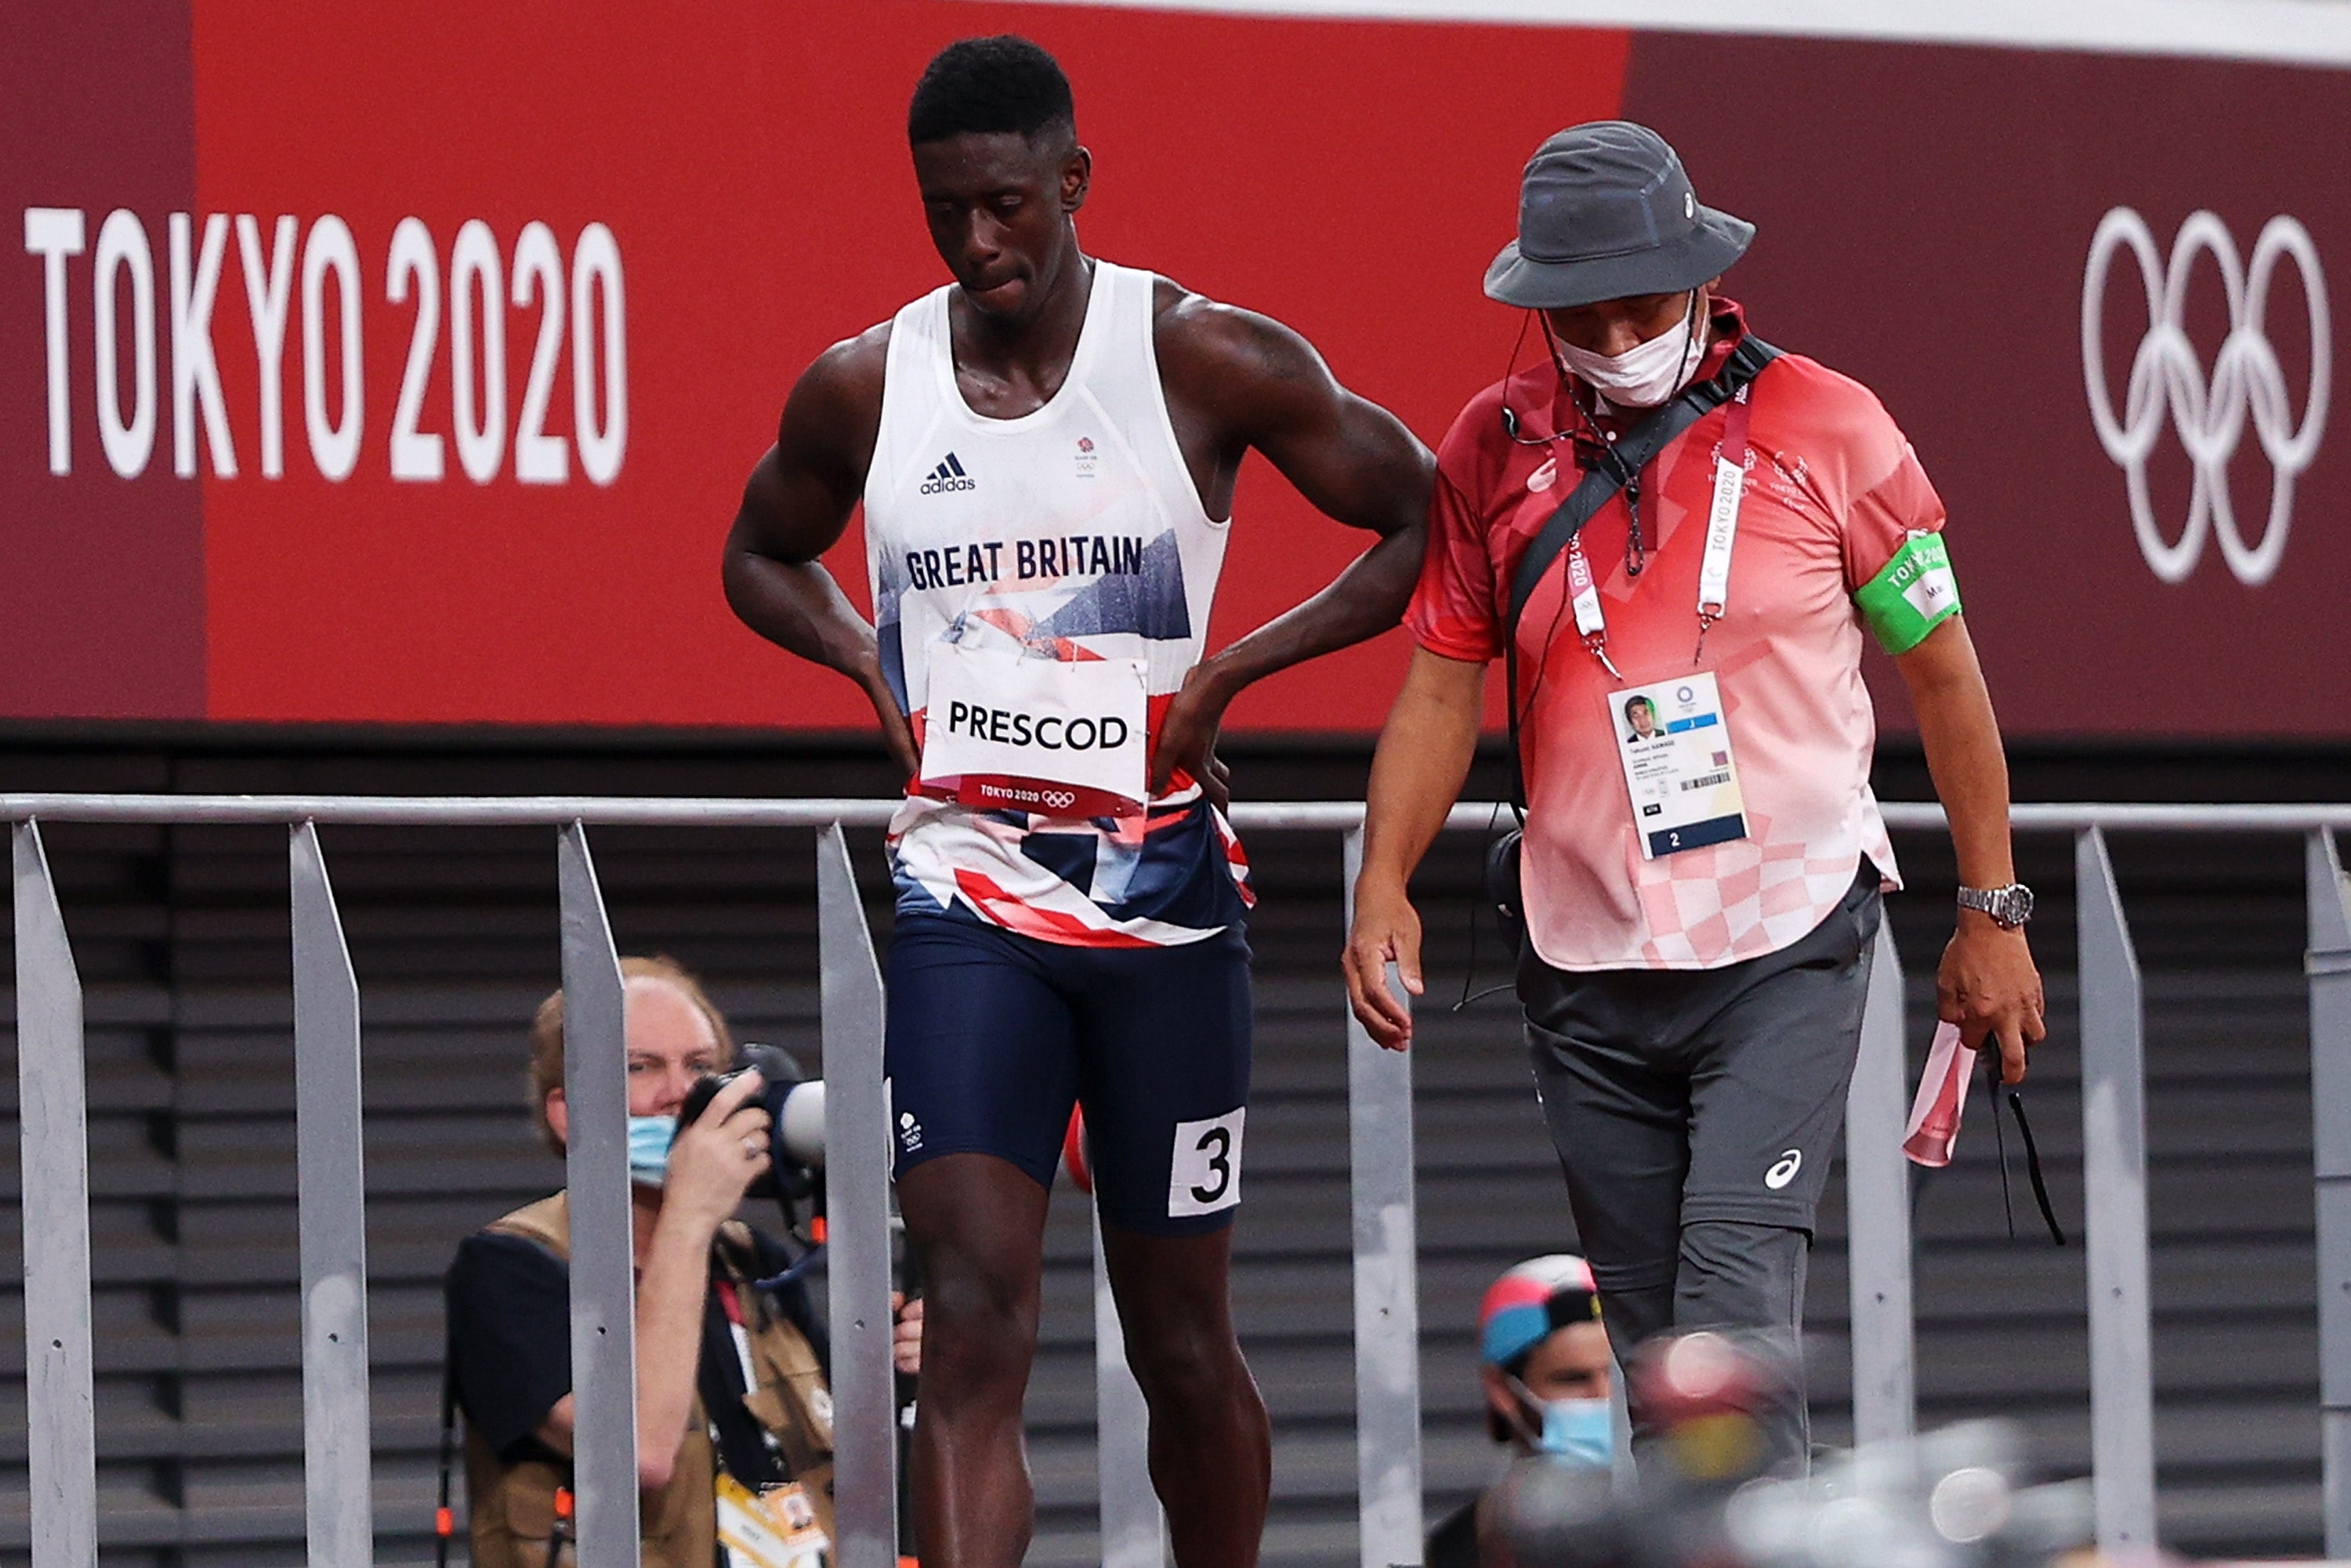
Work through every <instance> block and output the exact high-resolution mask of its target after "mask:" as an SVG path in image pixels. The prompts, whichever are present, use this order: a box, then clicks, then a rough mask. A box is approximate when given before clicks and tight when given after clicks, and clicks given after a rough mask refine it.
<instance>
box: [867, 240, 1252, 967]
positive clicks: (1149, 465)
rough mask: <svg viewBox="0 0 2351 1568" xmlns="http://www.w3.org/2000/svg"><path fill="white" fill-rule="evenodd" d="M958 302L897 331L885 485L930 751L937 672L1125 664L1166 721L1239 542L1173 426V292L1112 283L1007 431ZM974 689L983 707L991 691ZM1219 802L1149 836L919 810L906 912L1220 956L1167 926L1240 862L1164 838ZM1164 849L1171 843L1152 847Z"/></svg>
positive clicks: (1097, 292) (896, 829)
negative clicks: (1056, 381) (950, 667)
mask: <svg viewBox="0 0 2351 1568" xmlns="http://www.w3.org/2000/svg"><path fill="white" fill-rule="evenodd" d="M953 287H954V286H953V285H949V286H947V287H942V288H939V289H936V290H935V291H934V292H932V293H930V294H928V295H925V297H924V298H920V299H917V300H915V301H914V303H913V304H911V305H908V306H907V307H906V308H904V309H902V310H900V311H899V312H898V314H897V315H896V317H895V318H893V320H892V322H891V329H890V347H889V359H888V362H887V370H886V379H885V381H884V382H883V394H882V423H881V429H880V431H879V433H878V434H877V435H876V437H875V440H874V447H873V462H872V468H871V470H870V471H869V472H868V475H867V477H866V483H865V544H866V561H867V568H868V571H869V573H870V578H871V583H872V592H873V606H874V624H875V630H876V632H877V633H878V635H879V639H880V644H881V657H882V664H883V672H884V674H886V675H887V677H888V679H889V682H890V685H891V689H892V690H893V692H894V693H895V694H896V695H897V698H898V702H899V706H901V707H902V708H903V709H904V710H905V712H906V713H907V714H908V715H909V716H913V717H914V720H915V732H916V734H917V736H918V737H920V736H924V735H925V734H926V733H927V732H928V727H930V726H932V725H943V724H945V723H946V720H947V716H946V714H945V713H935V712H929V711H927V710H928V708H929V706H930V696H931V690H932V676H933V671H934V668H935V667H943V665H944V662H945V661H946V660H949V659H955V660H957V661H958V662H959V664H958V667H959V668H964V669H969V668H975V667H977V668H987V667H990V666H988V664H987V661H989V660H998V661H1009V660H1012V659H1015V658H1020V657H1025V658H1045V659H1051V660H1059V661H1064V662H1072V661H1093V660H1107V661H1125V662H1128V663H1129V665H1130V667H1139V669H1140V672H1141V674H1142V678H1143V684H1144V691H1145V694H1146V695H1147V698H1148V711H1149V714H1150V716H1152V717H1154V718H1155V717H1156V716H1157V714H1158V711H1159V709H1160V708H1161V707H1162V706H1164V705H1165V699H1166V698H1167V697H1168V696H1171V695H1173V694H1174V693H1175V691H1176V690H1177V689H1179V688H1180V687H1181V686H1182V685H1183V684H1184V677H1185V675H1186V673H1187V672H1189V671H1190V670H1191V668H1192V666H1193V665H1194V664H1197V663H1198V662H1199V659H1200V655H1201V652H1202V643H1203V641H1204V639H1205V638H1206V635H1207V626H1208V610H1209V605H1210V603H1211V601H1213V599H1214V597H1215V594H1216V586H1217V572H1218V570H1219V569H1220V568H1221V567H1222V565H1223V561H1224V554H1225V539H1226V536H1227V532H1228V523H1224V522H1218V521H1217V520H1215V519H1213V518H1211V517H1208V515H1207V512H1206V511H1205V510H1204V509H1203V508H1202V507H1201V504H1200V497H1199V493H1198V490H1197V487H1196V486H1195V485H1194V483H1193V480H1192V476H1191V472H1190V470H1189V469H1188V468H1187V467H1186V465H1185V462H1184V455H1183V452H1182V449H1181V448H1180V447H1178V446H1177V444H1176V441H1175V430H1174V428H1173V427H1172V426H1171V425H1170V423H1169V422H1168V416H1167V402H1166V397H1165V392H1163V390H1162V388H1161V386H1160V381H1159V363H1158V357H1157V354H1156V353H1155V350H1154V347H1153V331H1154V298H1153V293H1154V287H1155V278H1154V277H1153V275H1152V274H1150V273H1148V272H1142V271H1137V270H1134V269H1133V268H1129V267H1117V266H1113V264H1111V263H1109V262H1106V261H1099V260H1098V261H1096V262H1095V263H1094V274H1093V284H1092V294H1091V297H1090V298H1089V299H1088V301H1087V306H1086V318H1085V323H1084V326H1083V327H1082V329H1081V331H1080V333H1079V338H1078V345H1077V349H1076V351H1075V353H1074V355H1073V356H1072V358H1071V364H1070V370H1069V374H1068V376H1067V378H1066V379H1065V380H1064V381H1063V382H1062V383H1061V389H1060V390H1059V391H1058V392H1055V393H1054V395H1053V396H1052V398H1051V399H1050V401H1049V402H1046V403H1045V405H1044V406H1043V407H1041V408H1039V409H1037V410H1035V411H1034V412H1033V413H1027V414H1023V415H1021V416H1020V417H1019V418H1018V419H990V418H985V417H983V416H981V415H979V414H977V413H973V412H972V410H971V407H970V405H969V404H967V402H965V401H964V397H963V393H962V391H961V389H960V388H958V387H957V385H956V371H955V358H954V350H953V344H952V341H951V339H950V336H949V331H948V324H947V302H948V299H949V297H950V295H951V294H952V292H953ZM950 644H953V645H955V646H953V647H950V646H949V645H950ZM967 656H968V657H967ZM995 667H998V668H1001V667H1005V666H1003V665H1000V664H999V665H997V666H995ZM1049 673H1050V672H1049ZM944 678H945V677H944V675H943V676H942V679H944ZM956 689H957V690H961V691H968V690H969V689H970V678H969V676H968V675H966V676H964V677H963V678H962V684H961V685H958V686H956ZM1129 689H1130V690H1131V689H1132V688H1131V687H1130V688H1129ZM1001 723H1002V721H1001V719H999V721H998V724H999V729H998V736H997V738H998V740H999V741H1000V740H1002V739H1003V738H1004V736H1003V733H1002V730H1001ZM1087 733H1091V731H1088V732H1087ZM926 771H927V769H926ZM1197 796H1198V789H1197V786H1196V785H1193V786H1187V787H1186V788H1185V789H1181V790H1179V791H1177V792H1175V794H1172V795H1170V796H1168V797H1166V798H1165V799H1164V800H1159V801H1155V802H1153V813H1152V817H1151V819H1150V822H1149V824H1146V822H1145V820H1144V818H1143V817H1140V816H1136V817H1131V818H1117V819H1113V818H1071V817H1070V816H1069V815H1067V814H1066V813H1065V814H1063V815H1062V816H1061V817H1060V818H1058V819H1057V818H1056V816H1055V813H1054V812H1053V811H1052V810H1050V805H1051V804H1052V802H1050V801H1048V802H1043V803H1042V805H1043V809H1040V810H984V809H974V808H972V807H967V806H964V805H959V804H956V803H954V802H952V801H946V800H935V799H931V798H928V797H926V796H922V795H914V796H910V797H909V799H908V800H907V802H906V804H905V806H904V808H903V809H902V810H900V811H899V813H898V817H897V819H896V821H895V822H894V823H893V828H892V841H893V850H894V852H895V854H896V857H897V862H898V868H897V869H898V873H899V884H900V892H901V899H902V907H904V905H905V904H907V903H908V902H910V901H911V902H912V903H913V904H914V905H915V906H916V907H925V908H927V907H929V906H931V905H934V904H935V905H936V906H937V907H938V908H939V909H940V910H942V911H951V912H955V913H959V914H977V915H981V916H982V917H983V918H986V919H987V920H989V921H990V922H991V923H994V924H999V925H1008V926H1010V927H1012V928H1014V929H1021V930H1027V931H1029V932H1030V934H1032V935H1039V936H1046V937H1048V938H1049V939H1052V940H1060V941H1068V942H1078V943H1085V944H1090V945H1091V944H1096V943H1110V944H1115V945H1133V944H1136V943H1141V944H1148V945H1162V944H1166V943H1171V942H1183V941H1191V940H1196V939H1198V938H1199V937H1202V936H1208V935H1212V934H1213V933H1214V931H1216V930H1217V929H1220V928H1221V922H1220V923H1217V924H1211V925H1206V926H1200V925H1194V924H1192V923H1191V922H1190V921H1189V920H1179V921H1175V922H1170V921H1167V920H1163V919H1158V918H1155V917H1154V915H1153V913H1152V908H1153V906H1154V905H1156V904H1167V905H1170V906H1173V905H1176V904H1181V905H1184V906H1186V908H1189V909H1195V910H1196V908H1197V907H1199V898H1198V896H1197V894H1198V888H1197V886H1196V879H1197V877H1198V876H1200V875H1201V874H1203V873H1204V872H1206V871H1208V870H1213V871H1214V872H1215V873H1216V874H1217V875H1218V876H1219V877H1224V876H1228V875H1229V876H1231V877H1233V878H1234V879H1235V880H1238V878H1239V877H1240V875H1241V874H1242V873H1240V872H1236V871H1231V870H1229V869H1228V867H1227V866H1226V865H1225V864H1224V863H1223V862H1225V861H1226V860H1227V859H1228V856H1227V855H1226V854H1225V853H1224V852H1222V851H1218V852H1217V853H1215V854H1214V855H1209V854H1207V853H1202V852H1199V851H1201V850H1205V849H1207V848H1208V846H1207V845H1191V844H1189V841H1190V840H1192V839H1194V838H1196V837H1197V836H1198V833H1197V830H1198V828H1199V827H1200V826H1201V824H1200V823H1199V822H1198V821H1196V820H1194V821H1192V822H1191V826H1192V827H1193V829H1194V830H1195V831H1193V832H1191V833H1185V834H1176V833H1173V832H1169V833H1165V834H1163V833H1162V832H1161V831H1160V830H1161V828H1162V827H1163V826H1165V828H1168V829H1175V828H1177V827H1179V826H1181V825H1183V822H1184V821H1185V820H1186V819H1187V818H1188V819H1196V818H1197V817H1198V816H1200V815H1203V814H1206V813H1205V812H1199V813H1185V814H1184V815H1183V817H1175V816H1173V815H1171V813H1169V812H1168V811H1167V810H1166V809H1167V808H1170V807H1177V806H1182V805H1184V804H1185V803H1186V802H1189V801H1193V800H1196V799H1197ZM1049 824H1050V836H1051V837H1052V838H1054V839H1056V840H1057V841H1059V843H1058V844H1057V845H1055V846H1054V847H1053V852H1052V853H1050V854H1045V853H1043V852H1042V848H1041V847H1040V846H1030V847H1031V848H1038V849H1039V851H1040V855H1039V856H1037V857H1032V855H1031V854H1030V853H1029V852H1025V851H1024V847H1023V846H1024V843H1025V842H1026V841H1027V839H1028V837H1029V834H1031V833H1034V832H1038V831H1041V830H1045V829H1047V828H1048V825H1049ZM1214 826H1215V828H1216V830H1217V837H1218V838H1219V839H1221V840H1223V841H1224V842H1225V844H1226V846H1227V847H1228V848H1229V849H1230V850H1231V852H1232V853H1231V857H1230V858H1232V859H1234V860H1236V861H1237V859H1238V846H1234V845H1231V844H1230V842H1229V834H1228V833H1227V832H1225V831H1224V830H1223V825H1222V823H1221V821H1217V822H1216V823H1215V824H1214ZM1088 833H1091V834H1093V835H1095V836H1096V837H1097V839H1098V844H1097V853H1096V855H1095V857H1094V862H1095V863H1094V864H1093V865H1092V867H1091V868H1090V870H1088V871H1087V872H1086V873H1085V874H1080V875H1075V876H1074V877H1073V876H1072V875H1071V874H1069V873H1071V864H1070V862H1069V845H1068V841H1069V839H1070V837H1071V835H1072V834H1088ZM1163 837H1165V838H1166V839H1168V840H1169V842H1167V843H1165V844H1164V845H1154V844H1153V843H1151V842H1150V841H1152V840H1154V839H1159V838H1163ZM1179 837H1180V838H1182V839H1183V840H1185V841H1186V848H1184V849H1183V850H1182V851H1181V852H1177V846H1176V844H1175V842H1174V840H1175V839H1177V838H1179ZM1155 849H1157V850H1159V851H1160V852H1158V853H1156V854H1155V853H1154V850H1155ZM1048 862H1050V864H1049V863H1048ZM1159 862H1165V863H1159ZM1211 862H1213V863H1211ZM1186 883H1191V884H1193V886H1192V888H1191V893H1192V894H1193V896H1188V897H1187V896H1185V894H1186V886H1185V884H1186ZM1228 897H1229V895H1228Z"/></svg>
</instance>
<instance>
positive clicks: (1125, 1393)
mask: <svg viewBox="0 0 2351 1568" xmlns="http://www.w3.org/2000/svg"><path fill="white" fill-rule="evenodd" d="M1094 1462H1095V1464H1096V1466H1097V1467H1098V1478H1099V1481H1100V1485H1101V1491H1102V1568H1162V1565H1163V1564H1164V1563H1166V1561H1167V1516H1166V1515H1165V1513H1163V1512H1162V1511H1160V1507H1159V1494H1158V1492H1156V1491H1155V1490H1153V1488H1152V1485H1151V1412H1150V1411H1149V1409H1148V1408H1146V1407H1145V1406H1144V1403H1143V1387H1142V1385H1140V1384H1138V1383H1136V1382H1135V1381H1134V1372H1133V1371H1132V1370H1131V1369H1130V1368H1129V1367H1128V1366H1127V1364H1126V1335H1125V1332H1124V1331H1123V1329H1122V1328H1120V1326H1119V1321H1118V1302H1117V1301H1116V1299H1115V1298H1113V1296H1112V1295H1111V1290H1110V1269H1109V1267H1108V1265H1107V1263H1106V1262H1105V1261H1104V1260H1103V1257H1102V1216H1101V1214H1100V1213H1099V1212H1097V1213H1096V1214H1095V1216H1094Z"/></svg>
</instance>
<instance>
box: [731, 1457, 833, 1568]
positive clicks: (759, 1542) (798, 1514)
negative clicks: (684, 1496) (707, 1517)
mask: <svg viewBox="0 0 2351 1568" xmlns="http://www.w3.org/2000/svg"><path fill="white" fill-rule="evenodd" d="M717 1501H718V1539H719V1541H720V1542H722V1543H723V1544H724V1545H725V1546H726V1550H727V1552H728V1553H729V1554H730V1555H731V1556H732V1557H733V1558H734V1561H735V1564H736V1568H796V1565H797V1568H816V1563H817V1562H818V1559H817V1557H816V1555H815V1554H816V1553H817V1552H822V1551H823V1550H824V1549H825V1548H826V1547H828V1546H830V1545H831V1544H832V1541H831V1537H829V1536H827V1535H826V1534H825V1532H824V1527H823V1526H822V1525H821V1524H819V1523H818V1522H817V1517H816V1505H815V1504H814V1503H812V1502H810V1500H809V1495H808V1490H807V1489H806V1488H804V1487H802V1486H801V1485H800V1483H799V1482H798V1481H786V1482H785V1483H784V1484H783V1485H781V1486H772V1487H768V1488H766V1489H765V1490H760V1491H756V1492H755V1491H753V1490H751V1489H750V1488H748V1487H747V1486H745V1485H744V1484H743V1483H742V1482H741V1481H738V1480H737V1479H735V1478H734V1477H733V1476H730V1475H727V1474H726V1473H725V1472H724V1471H721V1472H720V1474H719V1477H718V1492H717Z"/></svg>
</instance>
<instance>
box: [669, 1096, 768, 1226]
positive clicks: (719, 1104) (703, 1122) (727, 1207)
mask: <svg viewBox="0 0 2351 1568" xmlns="http://www.w3.org/2000/svg"><path fill="white" fill-rule="evenodd" d="M763 1087H765V1085H764V1084H763V1083H762V1082H761V1080H760V1077H759V1075H758V1073H757V1072H745V1073H743V1074H742V1075H741V1076H740V1077H738V1078H737V1079H736V1080H735V1081H734V1082H731V1083H729V1084H727V1085H726V1087H725V1088H724V1089H721V1090H720V1091H719V1092H717V1093H716V1094H714V1095H712V1096H711V1098H710V1103H709V1104H708V1105H706V1106H705V1107H704V1108H703V1112H702V1114H701V1115H699V1116H697V1117H695V1119H694V1120H693V1121H691V1122H688V1123H686V1124H684V1126H682V1127H680V1128H679V1129H678V1130H677V1141H676V1142H675V1143H674V1144H672V1145H670V1148H669V1175H668V1176H667V1178H666V1179H665V1180H664V1182H663V1183H662V1209H663V1212H664V1214H666V1213H668V1212H669V1211H670V1210H672V1209H679V1210H682V1211H683V1212H684V1214H685V1215H687V1216H688V1217H690V1218H694V1219H696V1220H699V1221H702V1222H705V1223H706V1224H707V1225H708V1226H709V1227H710V1228H712V1229H714V1230H715V1229H716V1228H718V1227H719V1226H720V1225H722V1224H724V1223H725V1222H726V1220H727V1219H728V1218H730V1217H732V1216H733V1214H734V1213H735V1210H736V1208H737V1207H738V1206H740V1205H741V1203H742V1201H743V1194H744V1193H745V1192H746V1191H747V1190H748V1188H749V1187H750V1186H751V1184H752V1183H753V1182H754V1181H757V1180H758V1178H759V1176H761V1175H762V1174H764V1173H765V1172H766V1170H767V1168H768V1113H767V1112H766V1111H765V1110H764V1109H763V1108H761V1107H759V1106H758V1105H752V1104H747V1103H745V1102H747V1101H748V1100H749V1099H750V1098H751V1096H752V1095H754V1094H757V1093H758V1092H759V1091H760V1090H761V1089H762V1088H763Z"/></svg>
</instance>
